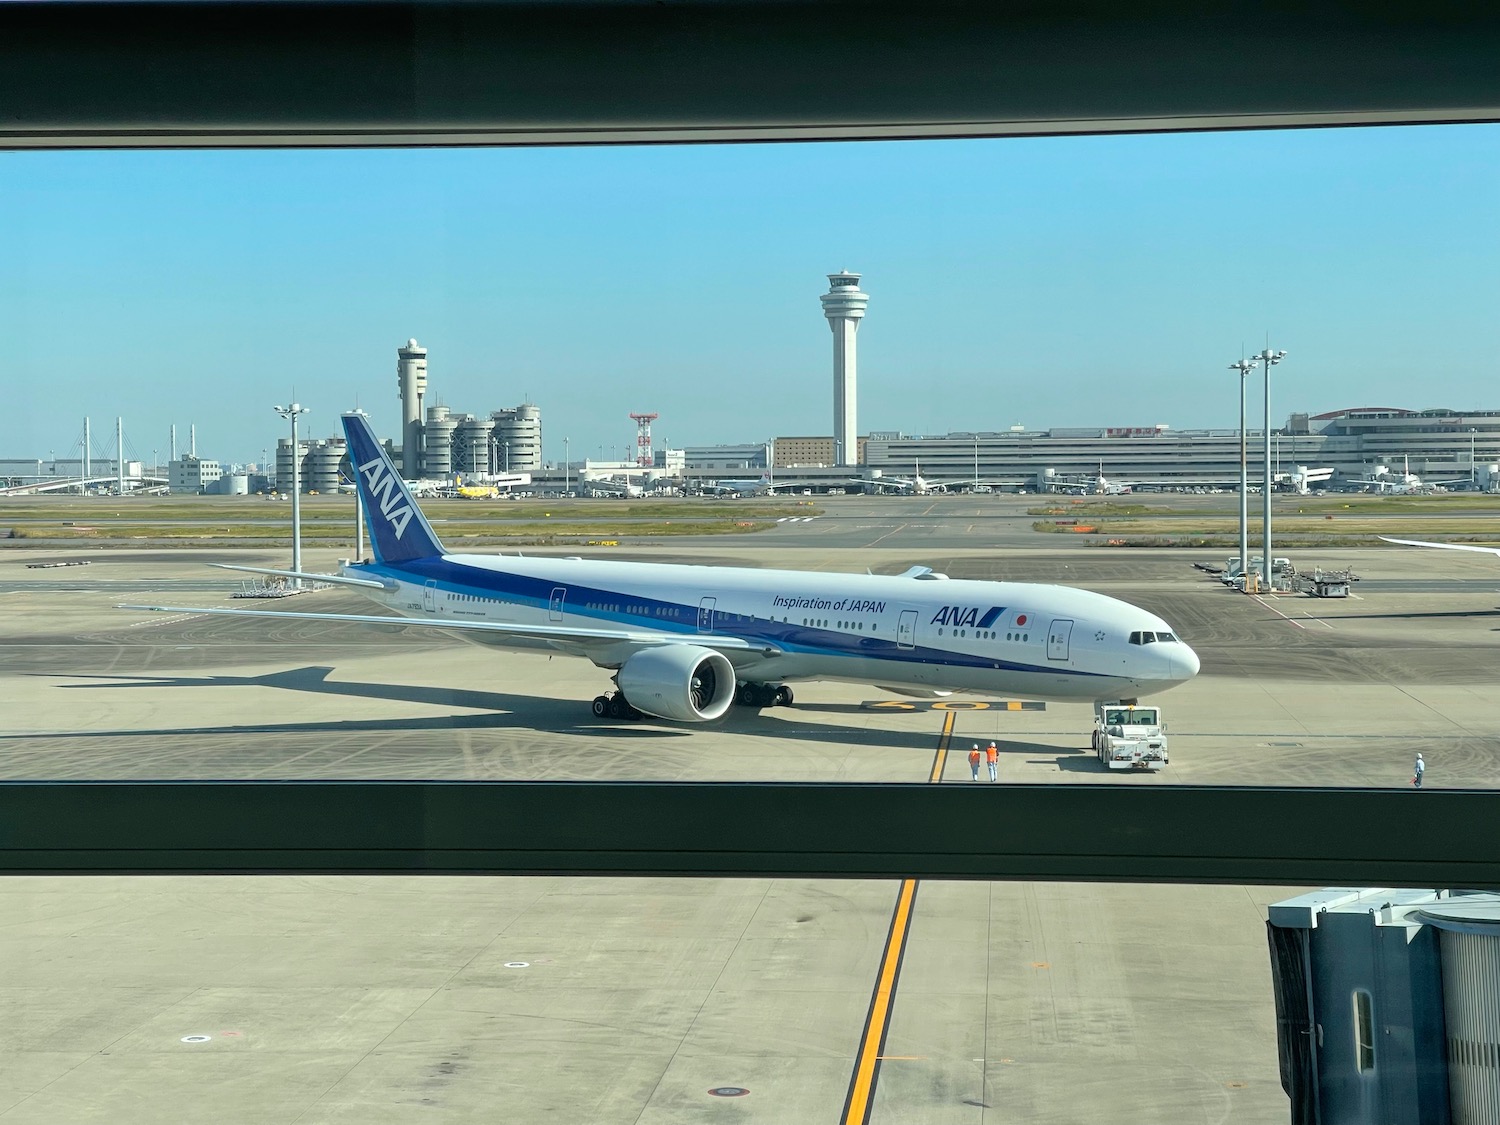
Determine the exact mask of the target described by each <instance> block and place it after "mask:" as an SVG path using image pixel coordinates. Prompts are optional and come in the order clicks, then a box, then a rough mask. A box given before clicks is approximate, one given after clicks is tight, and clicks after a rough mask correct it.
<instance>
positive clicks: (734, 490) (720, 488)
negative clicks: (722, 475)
mask: <svg viewBox="0 0 1500 1125" xmlns="http://www.w3.org/2000/svg"><path fill="white" fill-rule="evenodd" d="M773 488H774V485H772V483H771V473H770V470H767V471H766V472H764V473H762V474H761V475H760V476H758V477H753V478H750V479H747V480H716V481H712V482H710V483H708V484H705V485H703V486H702V490H703V491H704V492H715V493H719V494H720V495H729V496H760V495H762V494H763V493H767V492H770V491H771V490H772V489H773Z"/></svg>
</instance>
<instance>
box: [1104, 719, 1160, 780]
mask: <svg viewBox="0 0 1500 1125" xmlns="http://www.w3.org/2000/svg"><path fill="white" fill-rule="evenodd" d="M1094 752H1095V753H1096V754H1098V755H1099V761H1100V763H1101V764H1103V765H1105V766H1108V767H1109V768H1110V769H1112V770H1151V771H1153V772H1155V771H1156V770H1159V769H1161V768H1162V767H1163V766H1165V765H1166V764H1167V763H1168V762H1169V761H1170V760H1171V759H1169V758H1168V756H1167V727H1166V724H1165V723H1163V722H1162V719H1161V708H1160V707H1138V706H1136V705H1135V704H1133V703H1095V704H1094Z"/></svg>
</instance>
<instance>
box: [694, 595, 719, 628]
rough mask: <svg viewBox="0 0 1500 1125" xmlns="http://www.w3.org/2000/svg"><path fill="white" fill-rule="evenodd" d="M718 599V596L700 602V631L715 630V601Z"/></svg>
mask: <svg viewBox="0 0 1500 1125" xmlns="http://www.w3.org/2000/svg"><path fill="white" fill-rule="evenodd" d="M717 601H718V599H717V598H704V599H703V600H702V601H701V602H699V603H698V632H700V633H712V632H713V631H714V603H715V602H717Z"/></svg>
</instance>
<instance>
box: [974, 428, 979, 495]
mask: <svg viewBox="0 0 1500 1125" xmlns="http://www.w3.org/2000/svg"><path fill="white" fill-rule="evenodd" d="M974 491H975V492H978V491H979V439H978V438H977V437H976V438H975V439H974Z"/></svg>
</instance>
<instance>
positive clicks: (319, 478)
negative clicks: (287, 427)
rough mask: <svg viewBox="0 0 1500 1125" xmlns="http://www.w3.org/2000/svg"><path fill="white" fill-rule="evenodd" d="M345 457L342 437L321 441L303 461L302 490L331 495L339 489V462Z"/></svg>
mask: <svg viewBox="0 0 1500 1125" xmlns="http://www.w3.org/2000/svg"><path fill="white" fill-rule="evenodd" d="M343 459H344V442H343V440H342V439H340V438H330V439H328V440H326V441H320V442H318V443H317V444H316V445H314V446H313V447H312V449H311V450H310V451H309V453H308V455H307V457H306V459H305V460H304V461H303V463H302V490H303V491H304V492H319V493H323V494H324V495H331V494H333V493H336V492H337V491H338V490H339V463H340V462H341V461H343Z"/></svg>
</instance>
